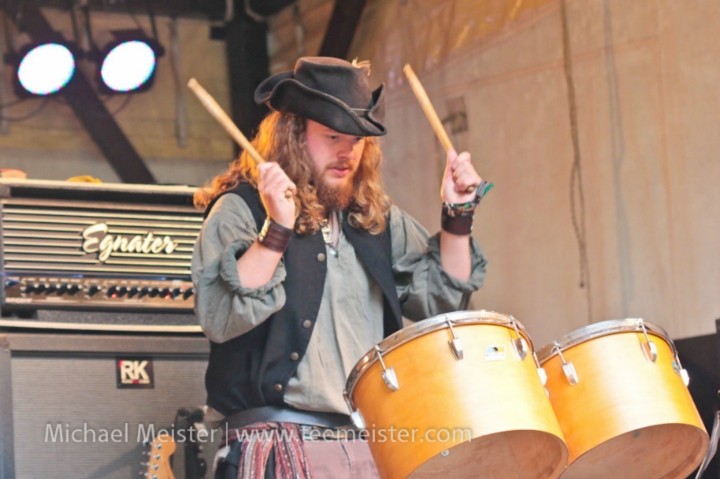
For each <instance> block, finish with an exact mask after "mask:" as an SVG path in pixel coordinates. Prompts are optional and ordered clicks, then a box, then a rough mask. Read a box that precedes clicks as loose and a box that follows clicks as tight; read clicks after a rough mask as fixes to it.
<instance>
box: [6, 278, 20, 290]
mask: <svg viewBox="0 0 720 479" xmlns="http://www.w3.org/2000/svg"><path fill="white" fill-rule="evenodd" d="M19 283H20V281H15V280H14V279H8V280H6V281H5V288H12V287H13V286H15V285H16V284H19Z"/></svg>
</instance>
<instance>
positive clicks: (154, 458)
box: [140, 434, 175, 479]
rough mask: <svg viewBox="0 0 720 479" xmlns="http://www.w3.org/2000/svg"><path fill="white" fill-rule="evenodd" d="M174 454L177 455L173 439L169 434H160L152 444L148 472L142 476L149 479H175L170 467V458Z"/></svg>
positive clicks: (142, 473)
mask: <svg viewBox="0 0 720 479" xmlns="http://www.w3.org/2000/svg"><path fill="white" fill-rule="evenodd" d="M173 453H175V441H174V440H173V438H172V437H171V436H170V435H168V434H158V435H157V436H155V439H153V441H152V443H151V444H150V451H149V452H148V462H147V470H146V471H145V472H141V473H140V474H141V475H142V476H144V477H147V478H148V479H175V476H174V475H173V472H172V466H171V465H170V457H171V456H172V455H173ZM143 465H145V463H143Z"/></svg>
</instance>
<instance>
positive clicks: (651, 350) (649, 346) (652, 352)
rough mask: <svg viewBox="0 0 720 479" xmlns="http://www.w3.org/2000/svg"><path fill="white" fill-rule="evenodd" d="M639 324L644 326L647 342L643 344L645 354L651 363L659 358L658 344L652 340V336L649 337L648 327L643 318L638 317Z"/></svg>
mask: <svg viewBox="0 0 720 479" xmlns="http://www.w3.org/2000/svg"><path fill="white" fill-rule="evenodd" d="M637 321H638V326H640V327H641V328H642V332H643V335H644V336H645V342H644V343H642V344H641V346H642V350H643V354H645V357H646V358H647V360H648V361H650V362H651V363H654V362H655V361H656V360H657V355H658V353H657V346H655V343H653V342H652V341H650V338H649V337H648V333H647V328H646V327H645V323H644V322H643V320H642V318H638V320H637Z"/></svg>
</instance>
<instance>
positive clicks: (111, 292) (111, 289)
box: [105, 286, 117, 298]
mask: <svg viewBox="0 0 720 479" xmlns="http://www.w3.org/2000/svg"><path fill="white" fill-rule="evenodd" d="M105 294H106V295H107V297H108V298H112V297H116V298H117V286H110V287H109V288H108V290H107V293H105Z"/></svg>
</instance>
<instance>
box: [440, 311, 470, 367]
mask: <svg viewBox="0 0 720 479" xmlns="http://www.w3.org/2000/svg"><path fill="white" fill-rule="evenodd" d="M445 318H446V320H447V325H448V328H450V334H452V340H450V341H448V344H449V345H450V351H452V353H453V356H455V359H456V360H458V361H462V360H463V359H464V358H465V353H464V352H463V345H462V342H461V341H460V339H458V337H457V336H455V330H453V327H452V322H451V321H450V319H449V318H448V317H447V316H446V317H445Z"/></svg>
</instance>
